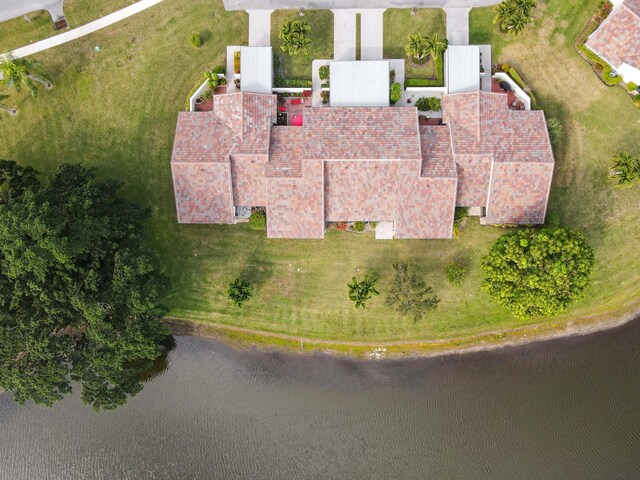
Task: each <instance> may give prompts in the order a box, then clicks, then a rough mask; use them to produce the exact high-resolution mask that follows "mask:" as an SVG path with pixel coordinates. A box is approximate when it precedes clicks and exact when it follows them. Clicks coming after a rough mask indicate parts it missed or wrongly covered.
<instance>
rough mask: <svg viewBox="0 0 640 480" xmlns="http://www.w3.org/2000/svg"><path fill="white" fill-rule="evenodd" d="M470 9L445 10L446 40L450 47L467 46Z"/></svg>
mask: <svg viewBox="0 0 640 480" xmlns="http://www.w3.org/2000/svg"><path fill="white" fill-rule="evenodd" d="M469 10H471V9H470V8H445V9H444V12H445V13H446V14H447V39H448V40H449V44H450V45H469Z"/></svg>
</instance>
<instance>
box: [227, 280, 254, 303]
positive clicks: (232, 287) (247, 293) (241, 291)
mask: <svg viewBox="0 0 640 480" xmlns="http://www.w3.org/2000/svg"><path fill="white" fill-rule="evenodd" d="M224 293H225V294H226V295H227V297H229V300H231V303H233V304H234V305H235V306H236V307H238V308H242V305H244V303H245V302H246V301H248V300H250V299H251V285H250V284H249V282H247V281H246V280H242V279H241V278H236V279H235V280H234V281H233V282H231V283H230V284H229V286H228V287H227V289H226V290H225V292H224Z"/></svg>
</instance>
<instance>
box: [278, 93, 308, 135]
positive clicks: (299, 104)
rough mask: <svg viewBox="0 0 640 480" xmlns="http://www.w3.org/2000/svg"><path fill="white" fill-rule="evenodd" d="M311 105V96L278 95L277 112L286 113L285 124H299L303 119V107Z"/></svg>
mask: <svg viewBox="0 0 640 480" xmlns="http://www.w3.org/2000/svg"><path fill="white" fill-rule="evenodd" d="M310 106H311V97H282V96H278V113H286V114H287V125H291V126H297V127H299V126H301V125H302V122H303V121H304V109H305V108H307V107H310Z"/></svg>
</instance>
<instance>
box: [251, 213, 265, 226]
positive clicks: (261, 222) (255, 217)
mask: <svg viewBox="0 0 640 480" xmlns="http://www.w3.org/2000/svg"><path fill="white" fill-rule="evenodd" d="M249 227H250V228H252V229H253V230H266V229H267V214H266V213H265V212H263V211H262V210H258V211H256V212H252V213H251V216H250V217H249Z"/></svg>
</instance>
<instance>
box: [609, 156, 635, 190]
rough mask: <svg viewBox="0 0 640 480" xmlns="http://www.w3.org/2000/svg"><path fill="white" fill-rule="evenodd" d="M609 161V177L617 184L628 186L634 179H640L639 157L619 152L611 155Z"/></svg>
mask: <svg viewBox="0 0 640 480" xmlns="http://www.w3.org/2000/svg"><path fill="white" fill-rule="evenodd" d="M611 163H612V166H611V177H612V178H613V179H615V180H617V181H618V185H621V186H630V185H631V184H633V182H634V181H636V180H638V181H640V157H636V156H634V155H631V154H629V153H628V152H619V153H617V154H615V155H614V156H613V157H611Z"/></svg>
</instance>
